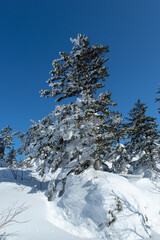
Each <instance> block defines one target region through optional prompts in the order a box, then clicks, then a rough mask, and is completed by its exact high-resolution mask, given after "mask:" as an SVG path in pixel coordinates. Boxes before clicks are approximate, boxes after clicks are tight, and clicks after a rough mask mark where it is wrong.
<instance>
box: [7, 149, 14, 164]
mask: <svg viewBox="0 0 160 240" xmlns="http://www.w3.org/2000/svg"><path fill="white" fill-rule="evenodd" d="M15 160H16V150H15V149H14V147H12V148H11V149H10V150H9V152H8V154H7V157H6V163H7V166H9V167H11V166H12V165H13V163H14V162H15Z"/></svg>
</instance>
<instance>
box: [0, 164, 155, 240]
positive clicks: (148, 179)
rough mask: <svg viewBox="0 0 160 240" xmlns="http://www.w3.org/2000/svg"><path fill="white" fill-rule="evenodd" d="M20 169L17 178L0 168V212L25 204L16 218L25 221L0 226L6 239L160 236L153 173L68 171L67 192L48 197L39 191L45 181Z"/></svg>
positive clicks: (130, 239)
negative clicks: (123, 173)
mask: <svg viewBox="0 0 160 240" xmlns="http://www.w3.org/2000/svg"><path fill="white" fill-rule="evenodd" d="M19 174H20V172H19ZM23 174H24V176H23V177H24V180H23V181H22V182H21V181H20V179H19V180H18V181H15V179H14V177H13V174H12V172H11V171H10V170H8V169H7V168H0V212H3V211H4V210H6V209H8V208H10V207H12V206H13V205H14V204H16V206H17V207H18V206H20V205H22V204H24V205H25V206H26V207H28V208H27V209H26V210H25V211H23V212H22V213H21V214H20V215H19V216H17V218H16V220H17V221H19V222H23V223H18V222H14V223H13V224H12V225H10V226H7V227H5V228H4V229H2V230H1V229H0V234H1V233H3V232H6V233H7V234H9V233H11V235H9V236H8V237H7V240H12V239H13V240H14V239H15V240H44V239H45V240H79V239H81V240H84V239H94V240H100V239H108V240H124V239H125V240H140V239H145V240H146V239H152V240H160V190H159V187H158V186H160V181H159V180H157V178H153V175H152V174H151V175H149V174H148V175H147V174H146V176H145V177H143V175H139V176H133V175H126V176H120V175H116V174H112V173H107V172H102V171H95V170H93V169H88V170H86V171H85V172H84V173H82V174H80V175H72V174H70V175H69V176H68V179H67V182H66V186H65V193H64V194H63V195H62V197H61V198H60V197H55V199H54V201H52V202H48V200H47V198H46V196H45V194H44V191H43V189H44V190H45V189H46V186H47V183H42V184H41V182H40V180H41V179H40V178H38V177H37V174H36V173H34V172H32V173H30V172H29V171H27V170H25V171H24V172H23ZM158 184H159V185H158ZM39 189H41V190H39ZM0 220H1V217H0ZM0 239H1V238H0Z"/></svg>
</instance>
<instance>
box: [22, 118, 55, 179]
mask: <svg viewBox="0 0 160 240" xmlns="http://www.w3.org/2000/svg"><path fill="white" fill-rule="evenodd" d="M32 123H33V124H34V125H31V126H30V127H29V129H28V130H27V132H26V133H21V134H19V136H18V137H19V139H20V141H21V142H22V146H21V147H20V148H19V149H18V150H17V152H18V153H19V154H25V156H26V157H25V161H24V164H25V165H27V166H32V165H36V166H38V168H39V167H40V166H41V168H42V166H43V164H45V160H46V159H47V160H48V161H49V158H50V156H51V153H52V149H53V145H54V140H53V125H54V124H53V116H52V114H48V115H47V116H46V117H44V118H43V119H42V120H41V121H39V122H35V121H33V120H32ZM39 170H40V169H39ZM43 170H44V167H43ZM43 170H41V171H42V172H43ZM43 174H44V173H43Z"/></svg>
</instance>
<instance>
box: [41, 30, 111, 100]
mask: <svg viewBox="0 0 160 240" xmlns="http://www.w3.org/2000/svg"><path fill="white" fill-rule="evenodd" d="M71 42H72V43H73V44H74V46H73V48H72V51H71V53H70V54H67V53H64V52H60V56H61V58H60V59H56V60H54V61H53V67H54V70H52V71H51V75H52V77H51V79H49V80H48V81H47V83H48V84H49V86H50V87H51V88H52V90H41V96H47V97H56V96H59V95H60V96H59V97H58V99H57V101H58V102H59V101H61V100H62V99H64V98H68V97H73V96H81V95H82V94H83V93H84V92H85V93H88V94H93V93H96V91H97V89H98V88H102V87H103V86H104V85H103V84H102V82H103V81H105V77H108V76H109V74H108V72H107V70H108V68H107V67H106V66H104V63H105V62H107V61H108V58H106V57H105V56H104V55H105V53H107V52H109V49H108V46H103V45H100V46H97V45H92V46H90V43H89V40H88V37H86V36H85V35H82V34H78V37H77V39H71Z"/></svg>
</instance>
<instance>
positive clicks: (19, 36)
mask: <svg viewBox="0 0 160 240" xmlns="http://www.w3.org/2000/svg"><path fill="white" fill-rule="evenodd" d="M78 33H82V34H86V35H87V36H88V37H89V40H90V42H91V43H93V44H95V43H97V44H104V45H109V48H110V53H109V58H110V60H109V61H108V65H109V73H110V77H109V78H108V80H107V81H106V89H109V90H110V91H111V92H112V99H113V100H114V101H115V102H117V103H118V110H119V111H120V112H122V113H123V115H124V116H125V117H126V116H127V112H128V111H129V109H130V108H131V107H132V106H133V105H134V103H135V102H136V101H137V99H138V98H140V99H141V100H142V102H145V103H146V104H147V105H148V114H149V115H151V116H153V117H157V118H159V116H158V111H157V106H158V104H156V103H155V98H156V97H157V95H156V91H157V89H158V87H159V81H160V1H159V0H134V1H133V0H81V1H76V0H56V1H54V0H0V103H1V104H0V105H1V108H0V109H1V111H0V117H1V119H0V129H1V128H4V127H6V126H7V125H8V124H9V125H10V126H11V127H12V128H13V130H14V131H18V130H20V131H26V130H27V129H28V127H29V126H30V125H31V123H30V119H33V120H35V121H37V120H39V119H42V118H43V117H44V116H45V115H47V114H49V113H51V112H52V110H53V109H54V107H55V101H54V99H45V98H40V94H39V91H40V90H41V89H47V88H48V85H47V84H46V80H47V79H48V78H50V75H49V71H50V70H52V61H53V60H54V59H55V58H58V57H59V55H58V53H59V52H60V51H66V52H70V50H71V47H72V45H71V43H70V40H69V38H70V37H72V38H75V37H76V36H77V34H78ZM102 91H105V89H104V90H102ZM157 121H158V122H159V119H158V120H157Z"/></svg>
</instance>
